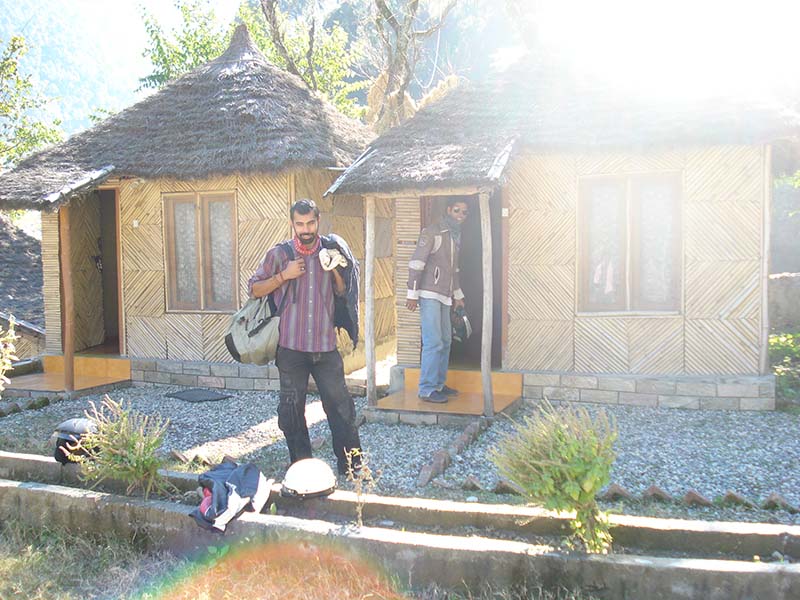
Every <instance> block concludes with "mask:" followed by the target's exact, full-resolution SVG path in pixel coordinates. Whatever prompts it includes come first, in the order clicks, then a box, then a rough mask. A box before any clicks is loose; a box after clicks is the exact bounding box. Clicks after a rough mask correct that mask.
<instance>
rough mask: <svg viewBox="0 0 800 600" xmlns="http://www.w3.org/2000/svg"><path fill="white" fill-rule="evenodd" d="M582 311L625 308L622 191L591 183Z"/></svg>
mask: <svg viewBox="0 0 800 600" xmlns="http://www.w3.org/2000/svg"><path fill="white" fill-rule="evenodd" d="M583 210H584V211H585V215H584V220H583V223H584V226H585V227H586V231H585V233H584V240H585V241H586V247H585V254H584V256H583V260H584V261H587V263H586V265H585V270H584V277H585V278H587V281H585V282H584V290H586V294H587V298H585V302H584V305H585V308H587V309H589V310H603V309H609V310H610V309H619V308H622V309H624V308H625V302H626V299H625V249H626V248H625V246H626V242H625V188H624V187H623V186H622V185H620V183H619V182H618V181H608V182H605V181H594V182H592V183H591V185H590V186H589V187H588V189H587V190H586V194H585V195H584V204H583Z"/></svg>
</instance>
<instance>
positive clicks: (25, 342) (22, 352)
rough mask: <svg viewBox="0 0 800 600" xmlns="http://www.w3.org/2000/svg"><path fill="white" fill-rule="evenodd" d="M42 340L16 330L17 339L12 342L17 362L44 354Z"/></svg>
mask: <svg viewBox="0 0 800 600" xmlns="http://www.w3.org/2000/svg"><path fill="white" fill-rule="evenodd" d="M44 343H45V342H44V338H42V337H39V336H38V335H37V336H34V335H30V334H28V333H26V332H24V331H20V330H19V329H18V330H17V339H16V341H15V342H14V354H15V355H16V356H17V358H18V359H19V360H25V359H26V358H33V357H34V356H39V355H40V354H41V353H42V352H44V349H45V348H44Z"/></svg>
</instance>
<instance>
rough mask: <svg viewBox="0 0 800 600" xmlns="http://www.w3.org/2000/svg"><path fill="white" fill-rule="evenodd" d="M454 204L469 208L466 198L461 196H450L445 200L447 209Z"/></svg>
mask: <svg viewBox="0 0 800 600" xmlns="http://www.w3.org/2000/svg"><path fill="white" fill-rule="evenodd" d="M455 204H466V205H467V206H469V204H468V203H467V200H466V198H464V197H463V196H450V197H449V198H448V199H447V208H450V207H451V206H454V205H455ZM439 206H441V205H439Z"/></svg>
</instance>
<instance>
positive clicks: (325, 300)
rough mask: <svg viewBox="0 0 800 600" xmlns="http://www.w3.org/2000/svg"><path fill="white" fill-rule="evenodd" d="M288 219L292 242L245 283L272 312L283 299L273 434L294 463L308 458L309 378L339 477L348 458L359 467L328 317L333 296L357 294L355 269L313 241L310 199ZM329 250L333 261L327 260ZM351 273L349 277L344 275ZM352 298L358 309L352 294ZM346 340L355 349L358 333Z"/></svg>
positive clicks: (327, 244) (341, 245) (339, 243)
mask: <svg viewBox="0 0 800 600" xmlns="http://www.w3.org/2000/svg"><path fill="white" fill-rule="evenodd" d="M289 215H290V221H291V225H292V229H293V231H294V238H292V239H291V240H287V241H285V242H282V243H280V244H277V245H276V246H274V247H273V248H271V249H270V250H269V252H267V255H266V256H265V257H264V260H263V261H262V262H261V264H260V265H259V267H258V269H257V270H256V272H255V274H254V275H253V276H252V277H251V278H250V281H249V289H250V293H251V294H252V295H253V296H255V297H261V296H266V295H268V294H272V293H273V292H274V295H273V300H274V302H275V305H276V306H280V304H281V300H282V299H283V295H284V294H290V296H289V297H288V298H287V302H286V303H285V305H284V307H283V312H282V313H281V315H280V325H279V328H278V329H279V338H278V352H277V357H276V358H275V364H276V365H277V367H278V372H279V374H280V385H281V390H280V400H279V403H278V427H280V429H281V431H282V432H283V435H284V437H285V438H286V445H287V446H288V447H289V457H290V459H291V461H292V462H293V463H294V462H296V461H298V460H300V459H303V458H310V457H311V456H312V453H311V441H310V440H309V436H308V426H307V424H306V417H305V407H306V395H307V392H308V377H309V375H312V376H313V377H314V381H315V382H316V384H317V388H318V389H319V394H320V398H321V399H322V408H323V410H324V411H325V415H326V416H327V418H328V424H329V425H330V429H331V437H332V443H333V451H334V454H335V455H336V461H337V467H338V470H339V473H340V474H346V473H347V471H348V455H349V456H350V458H351V462H352V465H353V467H354V468H358V466H360V459H359V458H358V457H359V456H360V453H361V442H360V440H359V436H358V428H357V427H356V423H355V417H356V412H355V406H354V404H353V399H352V398H351V397H350V393H349V392H348V391H347V386H346V384H345V380H344V365H343V363H342V357H341V355H340V354H339V351H338V350H337V349H336V331H335V327H336V325H339V322H338V321H335V318H334V300H335V297H336V296H338V297H339V298H348V299H350V298H352V297H353V294H351V293H349V292H350V291H351V289H352V287H353V286H355V290H358V277H357V272H358V271H357V268H356V265H357V263H356V261H355V259H354V258H353V257H352V253H351V252H350V249H349V247H347V244H346V242H345V241H344V240H342V238H340V237H338V236H333V235H332V236H329V237H328V236H326V237H325V239H324V240H323V239H322V238H321V237H320V236H319V209H318V208H317V205H316V204H315V203H314V201H313V200H308V199H302V200H298V201H297V202H295V203H294V204H293V205H292V207H291V210H290V211H289ZM323 242H324V243H323ZM334 246H335V250H336V251H337V252H338V254H336V255H334V256H335V258H333V259H331V258H330V257H331V253H332V252H333V250H332V249H331V248H333V247H334ZM321 252H322V255H323V256H322V259H323V260H322V261H321V257H320V253H321ZM332 260H333V261H334V262H333V263H332V262H331V261H332ZM323 263H324V266H323ZM335 264H338V266H334V265H335ZM345 265H347V266H345ZM348 269H349V270H348ZM353 271H355V273H356V276H355V277H352V276H350V275H352V273H353ZM355 294H356V295H355V302H356V303H357V302H358V297H357V291H356V292H355ZM356 305H357V304H356ZM343 312H347V311H343ZM356 323H357V317H356ZM350 334H351V337H352V338H353V343H354V344H355V343H356V341H357V335H358V334H357V331H356V333H355V335H354V334H353V332H352V331H350ZM354 450H355V452H353V451H354Z"/></svg>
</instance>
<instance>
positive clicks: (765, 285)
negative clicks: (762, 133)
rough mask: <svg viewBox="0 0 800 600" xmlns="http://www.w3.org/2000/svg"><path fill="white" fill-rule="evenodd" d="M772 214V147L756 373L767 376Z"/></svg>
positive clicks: (767, 153)
mask: <svg viewBox="0 0 800 600" xmlns="http://www.w3.org/2000/svg"><path fill="white" fill-rule="evenodd" d="M771 214H772V146H770V145H769V144H766V145H765V146H764V201H763V202H762V205H761V227H762V234H761V235H762V239H761V242H762V247H761V335H760V337H761V348H760V351H759V356H758V363H759V364H758V371H759V373H760V374H761V375H767V374H768V373H769V371H770V368H769V245H770V233H771V232H770V229H771V227H770V225H771V223H770V219H771Z"/></svg>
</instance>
